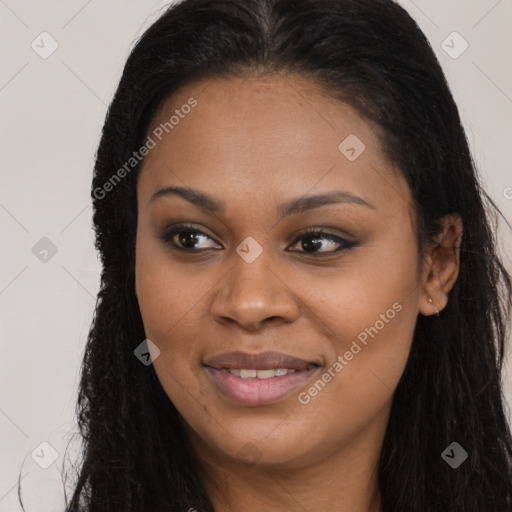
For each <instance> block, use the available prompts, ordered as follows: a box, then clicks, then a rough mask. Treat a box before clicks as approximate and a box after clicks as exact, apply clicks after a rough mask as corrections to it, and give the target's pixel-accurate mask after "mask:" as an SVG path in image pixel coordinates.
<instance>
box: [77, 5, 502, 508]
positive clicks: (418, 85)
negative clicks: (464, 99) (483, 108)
mask: <svg viewBox="0 0 512 512" xmlns="http://www.w3.org/2000/svg"><path fill="white" fill-rule="evenodd" d="M92 197H93V205H94V225H95V230H96V235H97V249H98V250H99V252H100V254H101V259H102V264H103V272H102V279H101V291H100V293H99V296H98V303H97V308H96V315H95V319H94V322H93V325H92V328H91V331H90V335H89V339H88V344H87V348H86V354H85V358H84V362H83V368H82V379H81V383H80V395H79V404H78V405H79V425H80V428H81V432H82V435H83V437H84V460H83V461H82V463H81V466H80V469H79V478H78V481H77V483H76V487H75V490H74V494H73V496H72V497H71V500H70V503H69V508H68V510H69V511H70V512H75V511H79V510H87V511H106V510H108V511H123V512H129V511H142V510H144V511H169V510H173V511H174V510H176V511H178V510H179V511H186V510H189V511H191V510H197V511H201V512H202V511H208V510H210V511H212V510H215V511H216V512H225V511H232V510H237V511H242V512H243V511H252V510H287V511H303V510H329V511H331V510H332V511H350V512H363V511H364V512H370V511H371V512H376V511H383V512H389V511H415V512H417V511H428V512H434V511H442V512H446V511H448V510H449V511H460V512H471V511H474V512H476V511H478V512H482V511H486V512H490V511H495V512H498V511H500V512H503V511H506V510H512V462H511V455H512V440H511V436H510V430H509V426H508V424H507V419H506V416H505V412H504V403H503V398H502V390H501V380H500V379H501V366H502V361H503V353H504V343H505V339H506V329H505V327H506V325H507V324H506V319H507V314H509V313H510V305H511V283H510V278H509V276H508V275H507V274H506V272H505V270H504V267H503V265H502V263H501V261H500V259H499V257H498V256H497V254H496V248H495V238H494V234H493V231H492V229H491V220H492V219H491V213H492V212H491V211H488V209H489V208H488V206H489V205H490V206H491V207H493V205H492V202H491V201H490V200H489V199H488V197H487V196H486V194H485V193H484V192H483V191H482V190H481V188H480V185H479V182H478V179H477V174H476V170H475V167H474V164H473V162H472V159H471V156H470V151H469V149H468V143H467V140H466V137H465V134H464V130H463V128H462V126H461V123H460V118H459V114H458V110H457V107H456V105H455V103H454V100H453V98H452V96H451V94H450V91H449V89H448V86H447V83H446V81H445V78H444V75H443V73H442V70H441V68H440V66H439V63H438V62H437V60H436V58H435V56H434V53H433V51H432V49H431V48H430V46H429V44H428V42H427V40H426V38H425V37H424V35H423V34H422V32H421V31H420V29H419V28H418V26H417V25H416V24H415V22H414V21H413V20H412V19H411V18H410V17H409V16H408V14H407V13H406V12H405V11H404V10H403V9H402V8H401V7H399V6H398V5H396V4H395V3H393V2H391V1H390V0H236V1H233V0H185V1H182V2H180V3H178V4H176V5H172V6H171V7H170V8H169V9H168V10H167V11H166V12H165V13H164V14H163V16H161V18H160V19H159V20H157V21H156V22H155V23H154V24H153V25H152V26H151V27H150V28H149V29H148V30H147V31H146V33H145V34H144V35H143V36H142V37H141V39H140V40H139V41H138V43H137V45H136V46H135V48H134V50H133V51H132V53H131V55H130V57H129V59H128V61H127V63H126V67H125V69H124V73H123V76H122V79H121V81H120V83H119V87H118V89H117V92H116V94H115V97H114V99H113V101H112V104H111V106H110V109H109V112H108V115H107V119H106V121H105V125H104V129H103V134H102V138H101V142H100V145H99V149H98V153H97V160H96V166H95V171H94V181H93V187H92ZM489 210H490V209H489Z"/></svg>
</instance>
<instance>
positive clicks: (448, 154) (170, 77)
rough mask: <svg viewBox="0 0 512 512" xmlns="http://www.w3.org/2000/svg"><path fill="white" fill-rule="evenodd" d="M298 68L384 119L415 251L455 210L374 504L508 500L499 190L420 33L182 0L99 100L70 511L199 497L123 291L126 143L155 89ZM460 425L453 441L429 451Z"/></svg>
mask: <svg viewBox="0 0 512 512" xmlns="http://www.w3.org/2000/svg"><path fill="white" fill-rule="evenodd" d="M276 72H290V73H298V74H300V75H302V76H304V77H306V78H310V79H311V80H312V81H315V82H316V83H318V84H321V85H322V86H323V87H325V90H327V91H328V92H329V94H330V95H331V96H332V97H333V98H338V99H340V100H341V101H344V102H346V103H348V104H350V105H351V106H353V107H354V108H356V109H357V110H358V111H359V113H360V114H361V115H362V116H364V117H365V118H366V119H367V120H368V121H369V122H371V123H375V124H376V125H378V126H379V127H380V128H381V129H382V130H379V132H380V131H381V132H382V133H383V135H382V144H383V147H384V150H385V152H386V155H387V156H388V158H389V159H390V160H391V161H392V162H393V163H394V164H395V166H396V168H397V169H398V171H399V172H400V173H402V175H403V176H404V177H405V178H406V180H407V182H408V184H409V187H410V189H411V192H412V196H413V199H414V202H413V205H412V206H413V208H414V213H415V218H416V228H417V235H418V249H419V251H418V254H419V255H420V258H421V256H422V255H423V254H424V248H425V247H426V244H427V242H431V241H432V240H433V237H434V236H435V235H436V234H437V233H438V232H439V227H440V219H441V218H442V217H443V216H444V215H446V214H450V213H458V214H460V216H461V218H462V222H463V226H464V234H463V238H462V242H461V248H460V250H461V253H460V273H459V276H458V279H457V281H456V283H455V285H454V287H453V289H452V291H451V292H450V294H449V301H448V305H447V307H446V308H445V309H444V310H443V311H442V312H441V314H440V316H439V317H435V316H432V317H425V316H422V315H419V316H418V319H417V323H416V328H415V332H414V338H413V342H412V346H411V351H410V355H409V358H408V361H407V365H406V368H405V371H404V373H403V375H402V377H401V379H400V381H399V383H398V386H397V388H396V391H395V393H394V396H393V402H392V407H391V413H390V417H389V422H388V426H387V430H386V433H385V438H384V444H383V449H382V452H381V456H380V461H379V471H378V478H379V488H380V492H381V499H382V506H383V510H384V512H394V511H397V512H398V511H400V512H404V511H407V512H410V511H415V512H421V511H425V512H447V511H450V512H483V511H485V512H505V511H507V510H512V462H511V461H512V439H511V433H510V426H509V425H508V423H507V417H506V414H505V405H504V398H503V394H502V383H501V372H502V363H503V357H504V347H505V340H506V336H507V332H506V327H507V318H508V316H509V315H510V311H511V306H512V296H511V280H510V276H509V275H508V274H507V273H506V271H505V269H504V266H503V264H502V262H501V261H500V259H499V256H498V255H497V243H496V234H495V232H496V222H497V219H498V213H499V211H498V210H497V208H496V206H495V205H494V203H493V202H492V201H491V200H490V198H489V197H488V196H487V194H486V193H485V192H484V191H483V190H482V189H481V186H480V184H479V183H480V179H479V176H478V173H477V170H476V167H475V164H474V162H473V160H472V157H471V154H470V150H469V147H468V142H467V139H466V135H465V132H464V129H463V127H462V125H461V121H460V117H459V113H458V109H457V106H456V105H455V102H454V100H453V97H452V95H451V93H450V90H449V87H448V85H447V82H446V79H445V77H444V74H443V72H442V69H441V67H440V65H439V62H438V61H437V59H436V57H435V54H434V52H433V50H432V48H431V46H430V45H429V43H428V41H427V39H426V37H425V36H424V34H423V33H422V32H421V30H420V29H419V27H418V26H417V24H416V23H415V22H414V20H413V19H412V18H411V17H410V16H409V15H408V14H407V12H406V11H405V10H404V9H403V8H401V7H400V6H399V5H397V4H395V3H394V2H393V1H391V0H183V1H181V2H179V3H177V4H172V5H171V6H170V7H169V8H168V9H167V10H166V11H165V12H164V13H163V15H162V16H161V17H160V18H159V19H158V20H157V21H156V22H155V23H154V24H153V25H152V26H151V27H150V28H149V29H148V30H147V31H146V32H145V33H144V34H143V35H142V37H141V38H140V39H139V40H138V41H137V43H136V45H135V46H134V48H133V50H132V52H131V54H130V56H129V58H128V60H127V62H126V65H125V68H124V71H123V74H122V78H121V80H120V82H119V85H118V88H117V91H116V93H115V96H114V98H113V100H112V102H111V104H110V106H109V109H108V113H107V116H106V120H105V124H104V127H103V132H102V137H101V141H100V143H99V147H98V150H97V155H96V163H95V168H94V177H93V183H92V191H91V195H92V201H93V209H94V217H93V219H94V229H95V233H96V248H97V250H98V251H99V254H100V256H101V262H102V274H101V287H100V291H99V293H98V297H97V303H96V309H95V314H94V319H93V322H92V326H91V329H90V332H89V336H88V340H87V345H86V350H85V355H84V359H83V364H82V367H81V380H80V384H79V396H78V403H77V416H78V425H79V429H80V433H81V438H82V439H83V457H82V460H81V461H80V467H79V471H78V475H77V481H76V484H75V485H74V488H73V494H72V496H71V499H70V501H69V503H67V506H68V509H67V510H68V512H79V511H81V512H85V511H87V512H135V511H152V512H157V511H164V510H165V511H186V510H189V508H195V509H196V510H199V511H201V512H206V511H213V507H212V505H211V503H210V501H209V499H208V496H207V494H206V492H205V490H204V488H203V486H202V484H201V479H200V478H199V468H198V465H197V463H196V461H195V459H194V456H193V453H192V450H191V449H190V447H189V446H188V445H187V443H186V442H185V436H184V434H183V431H182V428H181V422H180V415H179V413H178V412H177V410H176V408H175V407H174V405H173V404H172V402H171V401H170V399H169V398H168V396H167V395H166V394H165V392H164V390H163V389H162V387H161V385H160V383H159V380H158V378H157V376H156V374H155V371H154V369H153V366H152V365H149V366H145V365H143V364H141V363H140V361H139V360H138V359H137V358H136V357H135V356H134V350H135V348H136V347H137V346H138V345H139V344H140V343H141V342H142V341H143V340H144V339H145V333H144V328H143V324H142V319H141V315H140V310H139V307H138V303H137V300H136V297H135V292H134V259H135V238H136V224H137V203H136V184H137V175H138V170H139V168H140V164H138V165H137V166H135V167H134V168H133V170H131V172H129V173H126V176H123V178H122V179H121V180H118V181H119V182H116V183H114V185H112V186H111V187H109V191H108V192H105V190H106V187H104V185H105V183H107V182H108V181H109V180H110V179H111V178H112V176H113V175H114V173H116V171H117V170H118V169H120V168H122V167H123V165H125V163H126V162H127V161H128V160H129V159H130V157H132V154H133V152H134V151H136V150H138V148H140V147H141V146H142V145H143V143H144V141H145V139H146V137H147V133H148V129H149V126H150V123H151V121H152V120H153V119H154V116H155V114H156V113H157V112H158V109H159V108H160V107H161V105H162V103H163V101H164V100H165V99H167V98H168V97H169V96H170V95H172V94H173V93H175V92H176V91H178V90H179V89H180V88H182V87H184V86H186V85H187V84H191V83H193V82H194V81H197V80H200V79H205V78H209V77H229V76H248V75H249V74H251V73H252V74H259V75H265V74H271V73H276ZM453 442H456V443H458V444H459V445H460V446H461V447H462V448H464V450H465V451H466V452H467V454H468V457H467V459H466V461H465V462H464V463H462V464H461V465H460V466H459V467H458V468H457V469H453V468H452V467H450V465H448V464H447V463H446V462H445V460H443V458H442V457H441V454H442V453H443V451H444V450H445V449H446V448H447V447H448V446H449V445H451V443H453Z"/></svg>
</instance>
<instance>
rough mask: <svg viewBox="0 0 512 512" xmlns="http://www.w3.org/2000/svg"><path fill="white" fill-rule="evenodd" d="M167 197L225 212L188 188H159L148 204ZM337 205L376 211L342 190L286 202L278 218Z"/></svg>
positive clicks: (215, 203) (219, 202)
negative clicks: (354, 205) (354, 206)
mask: <svg viewBox="0 0 512 512" xmlns="http://www.w3.org/2000/svg"><path fill="white" fill-rule="evenodd" d="M168 196H179V197H181V198H183V199H185V200H186V201H188V202H189V203H192V204H194V205H196V206H197V207H199V208H201V209H202V210H205V211H208V212H211V213H224V212H225V211H226V207H225V205H224V203H222V202H221V201H219V200H217V199H215V198H214V197H212V196H209V195H208V194H206V193H204V192H200V191H199V190H195V189H193V188H190V187H164V188H161V189H159V190H157V191H156V192H155V193H154V194H153V195H152V196H151V198H150V200H149V202H150V203H152V202H154V201H156V200H157V199H158V198H160V197H168ZM337 203H351V204H357V205H360V206H365V207H367V208H371V209H373V210H376V208H375V206H373V205H372V204H371V203H369V202H368V201H365V200H364V199H363V198H361V197H359V196H356V195H354V194H351V193H350V192H345V191H344V190H333V191H331V192H327V193H325V194H318V195H314V196H303V197H299V198H297V199H292V200H290V201H287V202H286V203H283V204H282V205H280V207H279V210H278V211H279V217H280V218H281V219H282V218H284V217H287V216H289V215H293V214H296V213H303V212H305V211H308V210H312V209H314V208H320V207H321V206H325V205H328V204H337Z"/></svg>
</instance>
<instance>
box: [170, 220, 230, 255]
mask: <svg viewBox="0 0 512 512" xmlns="http://www.w3.org/2000/svg"><path fill="white" fill-rule="evenodd" d="M161 238H162V240H163V241H164V242H165V243H166V244H169V245H171V246H172V247H173V248H174V249H177V250H181V251H188V252H198V251H202V250H210V249H217V248H219V247H220V246H219V245H218V244H217V243H215V242H214V243H213V246H212V244H210V246H208V244H207V240H211V241H213V240H212V238H211V237H209V236H208V235H207V234H206V233H204V232H203V231H201V230H200V229H197V228H194V227H193V226H191V225H189V224H180V225H177V226H172V227H171V228H169V229H167V230H166V231H165V233H164V234H163V235H162V237H161Z"/></svg>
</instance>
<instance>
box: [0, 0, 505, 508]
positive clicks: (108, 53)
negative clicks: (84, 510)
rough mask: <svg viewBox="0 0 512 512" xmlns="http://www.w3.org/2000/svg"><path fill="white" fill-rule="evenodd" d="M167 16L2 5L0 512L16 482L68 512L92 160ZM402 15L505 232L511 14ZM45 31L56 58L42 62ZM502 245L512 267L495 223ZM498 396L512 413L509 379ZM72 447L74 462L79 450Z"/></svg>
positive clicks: (499, 7)
mask: <svg viewBox="0 0 512 512" xmlns="http://www.w3.org/2000/svg"><path fill="white" fill-rule="evenodd" d="M167 3H168V2H162V1H160V2H151V1H140V0H139V1H138V2H136V1H134V0H132V1H127V0H124V1H121V0H101V1H100V0H89V1H87V0H82V1H79V0H76V1H75V0H73V1H70V0H67V1H64V0H61V1H40V0H39V1H36V0H32V1H29V0H24V1H22V0H0V26H1V27H0V34H1V35H0V38H1V50H0V51H1V53H2V55H1V59H0V112H1V119H2V123H1V125H0V130H1V131H0V148H1V155H2V173H1V186H0V227H1V234H2V236H1V237H0V250H1V253H2V254H1V267H0V311H1V317H0V322H1V345H0V350H1V354H0V390H1V394H0V512H16V511H19V510H21V507H20V506H19V504H18V499H17V493H16V485H17V480H18V474H19V472H20V469H21V476H22V486H23V490H24V492H23V498H24V502H25V506H26V509H27V510H28V511H37V512H45V511H50V510H51V511H52V512H53V511H55V510H63V503H64V502H63V490H62V484H61V475H60V470H61V467H62V460H63V455H64V449H65V447H66V444H67V442H68V441H69V440H70V438H71V432H72V431H74V430H76V429H75V422H74V407H75V400H76V386H77V382H78V376H79V367H80V363H81V357H82V353H83V348H84V342H85V339H86V335H87V331H88V328H89V325H90V322H91V319H92V313H93V307H94V303H95V294H96V292H97V290H98V281H99V270H100V268H99V263H98V260H97V257H96V254H95V251H94V245H93V244H94V239H93V232H92V230H91V213H92V210H91V205H90V198H89V191H90V180H91V169H92V167H93V161H94V151H95V149H96V145H97V143H98V140H99V134H100V129H101V126H102V123H103V119H104V116H105V113H106V107H107V105H108V103H109V101H110V99H111V97H112V95H113V93H114V91H115V87H116V84H117V81H118V79H119V77H120V74H121V71H122V67H123V65H124V62H125V59H126V57H127V54H128V51H129V49H130V47H131V45H132V43H133V41H134V40H135V39H136V37H138V36H139V35H140V34H141V33H142V32H143V30H144V29H145V28H147V26H148V25H149V24H150V23H151V22H152V21H154V20H155V19H156V18H157V17H158V14H159V12H161V9H162V8H163V7H164V6H165V5H166V4H167ZM400 3H401V4H402V5H404V6H405V7H406V8H407V9H408V11H409V12H410V13H411V15H412V16H413V17H414V18H415V19H416V20H417V21H418V23H419V24H420V26H421V27H422V29H423V30H424V31H425V33H426V35H427V37H428V38H429V39H430V41H431V43H432V46H433V47H434V49H435V51H436V53H437V55H438V57H439V59H440V61H441V64H442V66H443V68H444V70H445V72H446V75H447V78H448V81H449V83H450V86H451V88H452V92H453V94H454V96H455V99H456V101H457V103H458V105H459V108H460V112H461V116H462V119H463V123H464V125H465V127H466V129H467V134H468V137H469V140H470V144H471V146H472V150H473V154H474V156H475V160H476V162H477V164H478V165H479V167H480V169H481V173H482V181H483V183H484V186H485V187H486V189H487V191H488V192H489V193H490V195H491V196H492V197H493V198H494V200H495V202H496V203H497V204H498V206H499V207H500V208H501V209H502V211H503V213H504V214H505V216H506V217H507V218H508V219H511V218H512V173H511V172H510V169H511V163H512V150H511V144H512V119H511V113H512V92H511V83H512V71H511V65H510V63H511V62H512V59H511V57H512V31H511V30H510V27H511V26H512V2H511V0H499V1H496V0H457V1H453V0H451V1H446V0H445V1H443V2H440V1H437V2H433V1H430V2H429V1H426V0H415V1H411V0H403V1H401V2H400ZM43 31H46V32H48V33H49V34H50V35H51V37H52V38H53V39H54V40H55V41H56V42H57V44H58V48H57V50H56V51H55V52H54V53H53V54H52V55H50V56H49V57H48V58H46V59H43V58H42V57H41V56H40V54H41V53H43V52H45V51H46V52H47V51H49V50H50V49H51V44H52V41H51V40H50V39H49V36H40V34H41V33H42V32H43ZM454 31H456V32H458V33H459V34H460V35H461V36H462V38H463V39H464V40H465V41H467V43H468V45H469V47H468V48H467V50H466V51H465V52H464V53H462V54H461V55H460V56H458V57H457V58H453V56H454V55H457V54H458V53H460V51H461V50H462V49H463V48H464V46H463V45H464V42H463V41H462V40H461V39H460V38H459V37H458V36H457V35H455V36H454V35H452V33H453V32H454ZM33 41H34V43H33ZM443 41H445V42H444V43H443ZM32 44H34V45H35V49H33V48H32V47H31V45H32ZM36 50H37V51H36ZM38 52H39V53H38ZM447 52H448V53H451V54H452V56H450V55H449V54H448V53H447ZM43 237H47V238H48V239H49V240H50V241H51V244H49V242H48V241H40V240H41V239H42V238H43ZM501 239H502V245H503V251H507V253H508V254H509V255H510V254H511V253H512V251H511V248H512V233H511V232H510V230H509V229H508V228H505V226H504V223H502V226H501ZM36 244H38V245H36ZM34 246H35V247H36V249H33V248H34ZM52 247H53V248H54V249H53V250H55V249H56V250H57V252H56V253H55V254H54V255H52V252H51V248H52ZM44 250H49V252H48V253H44ZM41 258H42V259H43V260H44V259H45V258H46V261H41ZM506 264H507V265H508V268H509V269H512V265H511V262H510V257H509V258H508V259H507V260H506ZM509 366H510V364H509V365H508V367H509ZM508 374H509V375H510V371H509V372H508ZM505 391H506V396H507V400H508V401H510V400H511V399H512V382H511V378H510V377H507V380H506V388H505ZM510 405H512V402H511V403H510V404H509V406H510ZM511 418H512V416H511ZM42 442H47V443H49V445H51V447H53V449H54V450H55V451H56V456H57V457H58V458H57V459H56V460H55V461H54V462H52V451H51V450H52V448H50V447H49V445H41V443H42ZM71 446H72V447H74V450H75V451H73V448H72V451H71V453H76V449H77V448H76V447H77V446H78V445H77V441H76V439H75V442H74V443H72V445H71ZM33 452H34V453H35V455H34V458H32V453H33ZM36 460H39V461H40V463H41V464H44V463H45V462H46V463H48V464H49V467H48V468H47V469H43V468H42V467H40V465H39V464H38V463H36V462H35V461H36Z"/></svg>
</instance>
